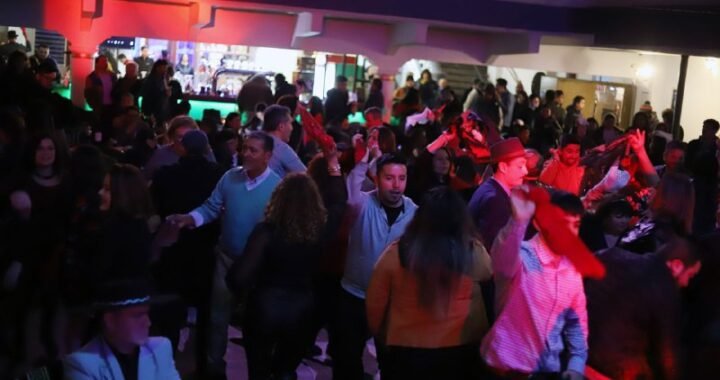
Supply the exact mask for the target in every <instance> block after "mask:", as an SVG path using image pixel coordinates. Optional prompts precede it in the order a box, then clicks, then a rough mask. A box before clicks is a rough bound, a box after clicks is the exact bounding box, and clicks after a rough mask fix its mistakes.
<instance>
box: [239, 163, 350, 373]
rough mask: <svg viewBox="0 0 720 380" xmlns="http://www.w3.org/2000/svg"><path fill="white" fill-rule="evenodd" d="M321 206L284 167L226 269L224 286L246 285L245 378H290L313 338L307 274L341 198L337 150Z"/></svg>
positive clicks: (306, 181)
mask: <svg viewBox="0 0 720 380" xmlns="http://www.w3.org/2000/svg"><path fill="white" fill-rule="evenodd" d="M328 172H329V174H330V176H331V178H330V181H328V185H329V187H330V189H326V190H330V191H331V192H332V194H330V195H328V196H329V199H330V202H329V205H330V206H329V207H328V209H329V210H330V212H328V209H326V207H325V206H324V205H323V200H322V198H321V195H320V192H319V190H318V188H317V185H316V184H315V182H314V181H313V180H312V179H311V178H310V177H309V176H307V175H305V174H291V175H288V176H287V177H285V178H284V179H283V181H282V182H281V183H280V184H279V185H278V187H277V188H276V189H275V191H274V192H273V195H272V198H271V199H270V202H269V204H268V206H267V209H266V211H265V220H264V221H263V222H261V223H259V224H258V225H257V226H256V227H255V229H254V230H253V232H252V234H251V235H250V237H249V238H248V245H247V246H246V247H245V251H244V253H243V255H242V256H241V257H240V259H238V260H237V261H236V262H235V264H234V265H233V267H232V268H231V270H230V271H229V273H228V277H227V281H228V288H229V289H231V290H232V291H233V292H235V293H236V294H238V293H244V292H247V293H249V295H248V306H247V314H246V316H245V323H244V328H243V335H244V338H245V350H246V354H247V360H248V372H249V378H250V379H251V380H254V379H269V378H274V379H285V378H288V379H291V378H295V377H294V376H295V369H296V368H297V366H298V365H299V364H300V361H301V360H302V357H303V355H304V353H305V349H306V348H307V345H308V342H309V340H311V339H312V336H311V335H312V319H313V311H314V296H313V281H312V280H313V275H314V272H315V271H316V269H317V265H318V259H319V257H320V254H321V251H322V247H323V239H324V238H325V237H326V236H329V235H330V234H328V233H327V229H333V228H335V227H336V226H337V225H338V224H339V222H340V217H341V215H335V214H336V213H337V212H335V211H333V210H341V209H342V207H334V206H333V205H338V204H344V203H345V202H346V199H345V195H344V194H345V192H344V183H343V180H342V177H341V173H340V168H339V165H338V164H337V158H336V156H335V155H333V158H332V159H331V160H330V163H329V164H328Z"/></svg>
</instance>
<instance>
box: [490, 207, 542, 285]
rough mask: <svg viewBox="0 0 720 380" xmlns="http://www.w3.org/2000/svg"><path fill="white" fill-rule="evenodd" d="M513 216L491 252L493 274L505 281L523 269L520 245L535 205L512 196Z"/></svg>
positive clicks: (501, 231) (496, 239)
mask: <svg viewBox="0 0 720 380" xmlns="http://www.w3.org/2000/svg"><path fill="white" fill-rule="evenodd" d="M510 202H511V203H512V209H513V215H512V218H510V220H509V221H508V223H507V224H506V225H505V227H503V229H502V230H500V233H499V234H498V236H497V238H495V242H494V243H493V245H492V249H491V250H490V252H491V256H492V259H493V262H492V264H493V272H494V274H495V276H497V277H500V278H501V279H503V280H511V279H512V278H514V277H515V275H517V273H518V271H519V270H520V267H521V263H522V262H521V258H520V244H521V243H522V240H523V236H524V235H525V230H526V229H527V225H528V222H529V221H530V218H532V216H533V214H534V213H535V203H533V202H532V201H529V200H526V199H523V198H522V197H521V196H520V195H518V194H516V193H513V194H511V195H510Z"/></svg>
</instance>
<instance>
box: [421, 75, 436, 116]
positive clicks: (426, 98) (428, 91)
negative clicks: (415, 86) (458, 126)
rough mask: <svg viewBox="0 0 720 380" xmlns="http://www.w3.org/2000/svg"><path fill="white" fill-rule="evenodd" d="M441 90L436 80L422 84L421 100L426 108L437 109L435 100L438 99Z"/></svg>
mask: <svg viewBox="0 0 720 380" xmlns="http://www.w3.org/2000/svg"><path fill="white" fill-rule="evenodd" d="M439 89H440V87H439V86H438V84H437V82H435V81H434V80H429V81H427V82H425V83H421V84H420V87H419V90H420V100H421V101H422V104H423V105H424V106H425V107H428V108H431V109H432V108H435V100H436V99H437V95H438V91H439Z"/></svg>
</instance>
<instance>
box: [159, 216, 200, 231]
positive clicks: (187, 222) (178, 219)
mask: <svg viewBox="0 0 720 380" xmlns="http://www.w3.org/2000/svg"><path fill="white" fill-rule="evenodd" d="M165 221H166V222H169V223H171V224H172V225H174V226H175V227H177V228H195V219H193V217H192V216H190V215H189V214H175V215H170V216H168V217H167V218H165Z"/></svg>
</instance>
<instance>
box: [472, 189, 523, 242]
mask: <svg viewBox="0 0 720 380" xmlns="http://www.w3.org/2000/svg"><path fill="white" fill-rule="evenodd" d="M468 207H469V209H470V215H472V218H473V221H475V226H476V227H477V229H478V232H480V235H482V239H483V244H484V245H485V249H487V251H488V252H490V250H491V248H492V244H493V241H494V240H495V237H496V236H497V235H498V233H500V230H501V229H502V228H503V227H505V225H506V224H507V222H508V220H509V219H510V216H511V215H512V206H511V205H510V196H508V194H507V193H506V192H505V189H503V188H502V186H500V184H499V183H498V182H497V181H496V180H495V179H492V178H491V179H489V180H487V181H485V183H483V184H482V185H480V187H478V188H477V190H475V193H474V194H473V196H472V199H470V204H469V205H468Z"/></svg>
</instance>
